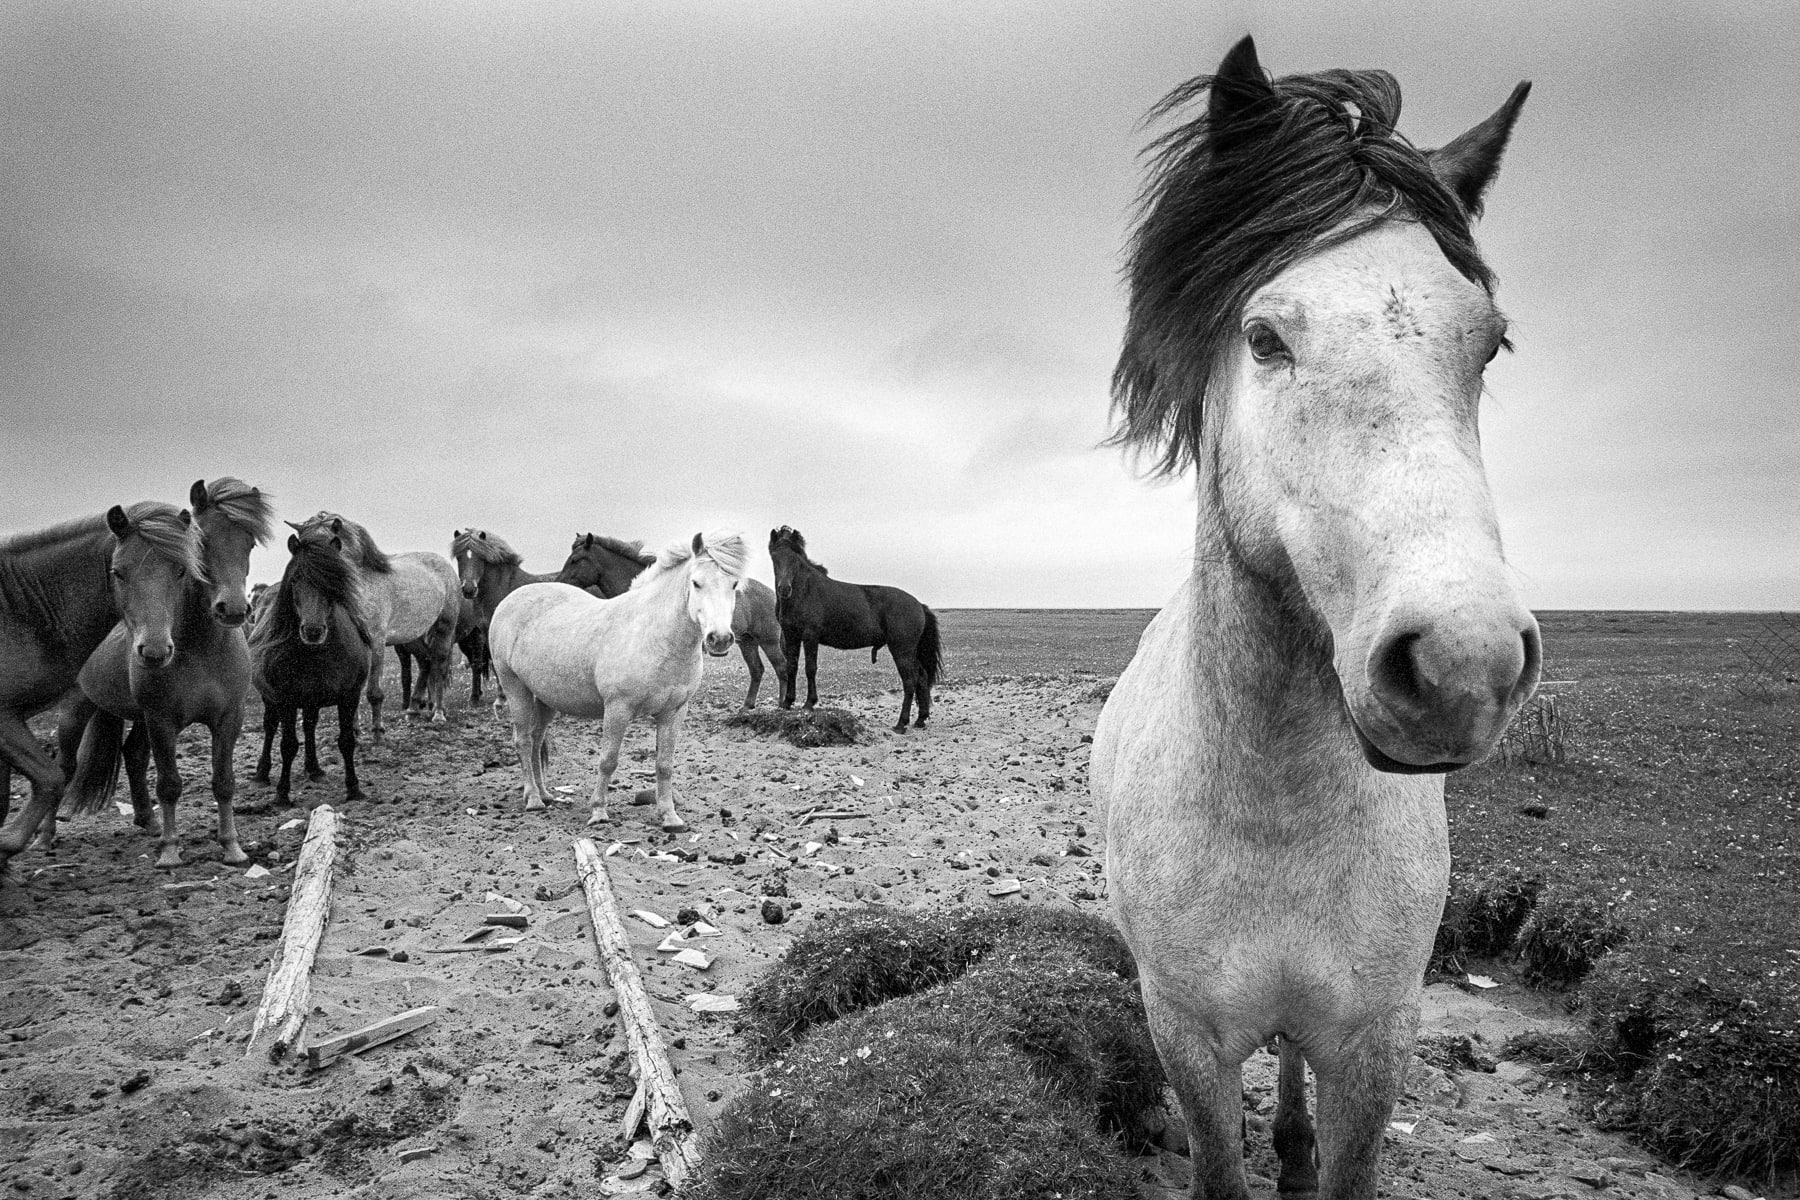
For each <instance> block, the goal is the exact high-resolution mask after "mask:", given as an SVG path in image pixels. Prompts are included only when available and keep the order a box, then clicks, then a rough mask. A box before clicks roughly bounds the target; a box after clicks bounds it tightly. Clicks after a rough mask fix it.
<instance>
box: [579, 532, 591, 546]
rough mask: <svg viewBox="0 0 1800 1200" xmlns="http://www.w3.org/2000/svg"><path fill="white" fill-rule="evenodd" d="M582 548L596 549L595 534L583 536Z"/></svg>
mask: <svg viewBox="0 0 1800 1200" xmlns="http://www.w3.org/2000/svg"><path fill="white" fill-rule="evenodd" d="M581 548H582V549H583V550H592V549H593V548H594V535H593V534H591V533H584V534H582V535H581Z"/></svg>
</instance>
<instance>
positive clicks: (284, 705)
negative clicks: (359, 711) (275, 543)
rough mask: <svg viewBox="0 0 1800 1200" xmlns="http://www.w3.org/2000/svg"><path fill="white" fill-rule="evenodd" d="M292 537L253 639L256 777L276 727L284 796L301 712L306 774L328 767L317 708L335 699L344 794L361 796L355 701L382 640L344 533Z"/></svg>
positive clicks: (263, 771)
mask: <svg viewBox="0 0 1800 1200" xmlns="http://www.w3.org/2000/svg"><path fill="white" fill-rule="evenodd" d="M287 544H288V554H289V555H290V557H289V559H288V565H287V569H286V570H285V571H283V572H282V576H281V582H280V583H279V584H277V585H276V587H275V588H274V593H275V599H274V600H273V601H271V602H270V604H269V607H268V611H267V613H266V614H265V615H264V616H263V618H262V619H261V620H260V621H258V622H257V625H256V635H255V637H254V638H253V639H252V640H251V642H250V677H251V681H252V682H253V683H255V685H256V690H257V691H258V692H259V693H261V695H262V699H263V746H262V754H261V756H260V757H259V758H258V759H257V763H256V779H257V780H258V781H259V782H263V783H266V782H268V779H269V766H270V763H269V758H270V754H269V749H270V743H271V742H272V741H273V740H274V737H275V731H276V729H277V728H279V729H280V730H281V779H280V781H279V782H277V783H276V785H275V798H276V799H277V800H279V801H281V802H282V803H283V804H285V803H287V800H288V794H289V781H290V779H291V776H292V772H293V766H294V753H295V751H296V750H298V749H299V744H300V739H299V737H298V735H297V734H296V732H295V729H294V725H295V719H296V714H297V713H298V714H304V716H303V717H302V718H301V719H302V720H303V721H304V724H305V729H306V773H307V776H308V778H311V779H317V778H319V777H320V776H321V775H323V774H324V772H323V771H322V770H321V769H320V767H319V758H318V752H317V749H316V744H315V739H314V735H315V732H316V730H317V728H318V723H319V709H321V708H323V707H325V706H326V705H336V706H337V718H338V751H339V753H340V754H342V756H343V759H344V799H345V800H360V799H361V798H362V796H363V791H362V788H361V786H360V785H359V784H358V782H357V777H356V704H357V699H358V697H359V695H360V693H361V690H362V687H363V681H364V679H365V678H366V677H367V675H368V672H369V663H370V660H371V659H372V658H373V657H374V653H373V652H374V650H375V649H376V648H377V644H376V642H375V639H374V636H373V634H371V632H370V630H369V627H368V625H367V624H366V623H365V621H364V618H363V609H362V598H361V595H360V592H359V583H358V575H357V572H356V569H355V568H354V567H352V566H351V564H350V563H349V561H348V560H347V559H346V558H345V555H344V545H343V541H342V540H341V539H340V538H339V537H337V536H335V535H334V534H332V533H331V532H330V531H329V530H328V529H325V528H314V529H311V530H308V531H307V532H306V533H303V534H295V535H293V536H291V537H289V538H288V543H287Z"/></svg>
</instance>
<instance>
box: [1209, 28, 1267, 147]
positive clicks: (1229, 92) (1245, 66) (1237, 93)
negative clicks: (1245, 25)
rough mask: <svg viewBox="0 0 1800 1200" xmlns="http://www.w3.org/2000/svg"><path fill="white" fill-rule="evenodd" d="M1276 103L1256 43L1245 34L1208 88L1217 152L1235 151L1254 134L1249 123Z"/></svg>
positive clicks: (1211, 128) (1210, 129)
mask: <svg viewBox="0 0 1800 1200" xmlns="http://www.w3.org/2000/svg"><path fill="white" fill-rule="evenodd" d="M1273 103H1275V89H1274V87H1273V86H1272V85H1271V84H1270V83H1269V74H1268V72H1267V71H1264V70H1263V66H1262V63H1261V62H1259V61H1257V57H1256V39H1254V38H1252V37H1251V36H1250V35H1249V34H1245V35H1244V37H1243V40H1241V41H1240V42H1238V44H1237V45H1235V46H1233V47H1232V48H1231V49H1230V50H1229V51H1227V52H1226V54H1225V58H1224V59H1223V61H1221V62H1220V63H1219V69H1218V71H1217V72H1215V73H1214V74H1213V77H1212V83H1211V85H1210V86H1209V87H1208V88H1207V99H1206V124H1207V130H1208V134H1209V136H1210V137H1211V138H1212V142H1213V145H1214V147H1215V148H1217V149H1219V150H1231V149H1234V148H1236V147H1237V146H1238V145H1240V144H1242V143H1243V142H1244V141H1245V140H1246V139H1247V137H1248V135H1249V134H1250V132H1251V127H1250V126H1249V125H1248V124H1247V122H1248V121H1249V120H1250V119H1251V118H1252V117H1254V116H1255V115H1256V114H1257V110H1258V109H1261V108H1265V107H1267V106H1268V105H1271V104H1273Z"/></svg>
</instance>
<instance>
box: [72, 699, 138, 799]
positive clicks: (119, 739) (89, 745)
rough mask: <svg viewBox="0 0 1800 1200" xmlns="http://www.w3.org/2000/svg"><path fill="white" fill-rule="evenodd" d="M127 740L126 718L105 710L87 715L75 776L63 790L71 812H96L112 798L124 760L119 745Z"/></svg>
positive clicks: (116, 788)
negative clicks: (120, 766)
mask: <svg viewBox="0 0 1800 1200" xmlns="http://www.w3.org/2000/svg"><path fill="white" fill-rule="evenodd" d="M124 742H125V719H124V718H123V717H115V716H113V715H112V714H111V713H109V712H104V711H102V712H96V713H95V714H94V715H93V716H91V717H89V718H88V723H87V731H86V732H85V733H83V734H82V735H81V749H80V750H79V751H77V752H76V755H75V775H74V778H72V779H70V780H69V785H68V787H67V788H66V789H65V790H64V791H63V802H64V803H65V804H66V805H68V807H69V811H70V812H71V813H75V814H78V815H82V814H88V813H97V812H99V811H100V810H101V809H103V808H105V807H106V805H107V802H108V801H110V800H111V799H112V798H113V793H114V792H115V791H117V790H118V787H119V765H120V763H121V762H122V761H123V759H124V756H123V755H122V754H121V753H120V747H121V746H123V744H124Z"/></svg>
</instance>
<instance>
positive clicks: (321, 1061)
mask: <svg viewBox="0 0 1800 1200" xmlns="http://www.w3.org/2000/svg"><path fill="white" fill-rule="evenodd" d="M437 1019H438V1006H437V1005H435V1004H427V1005H425V1006H424V1007H422V1008H412V1009H408V1010H407V1011H405V1012H403V1013H401V1014H400V1015H399V1016H397V1017H387V1018H385V1019H384V1020H380V1021H376V1022H375V1023H374V1024H373V1025H364V1026H363V1027H362V1028H361V1029H353V1030H351V1031H350V1032H349V1033H344V1034H339V1035H338V1036H337V1037H333V1038H326V1039H325V1040H324V1041H322V1042H314V1043H313V1044H311V1045H310V1046H308V1047H307V1048H306V1065H307V1066H308V1067H310V1068H311V1069H312V1070H314V1071H317V1070H320V1069H321V1068H324V1067H329V1066H330V1065H331V1064H332V1063H334V1062H336V1061H337V1060H338V1059H340V1058H343V1057H344V1056H345V1055H347V1054H361V1053H362V1052H363V1051H364V1050H367V1049H369V1048H370V1047H372V1046H379V1045H382V1044H383V1043H386V1042H391V1041H393V1040H394V1039H395V1038H397V1037H402V1036H404V1035H406V1034H409V1033H411V1032H412V1031H413V1030H415V1029H423V1028H425V1026H427V1025H429V1024H431V1023H432V1022H433V1021H435V1020H437Z"/></svg>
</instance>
